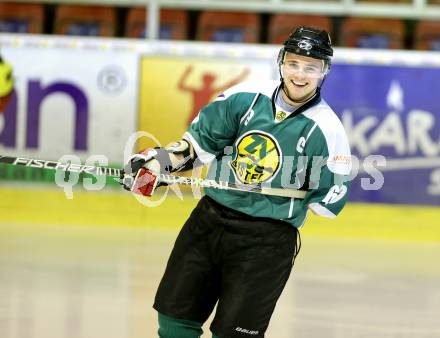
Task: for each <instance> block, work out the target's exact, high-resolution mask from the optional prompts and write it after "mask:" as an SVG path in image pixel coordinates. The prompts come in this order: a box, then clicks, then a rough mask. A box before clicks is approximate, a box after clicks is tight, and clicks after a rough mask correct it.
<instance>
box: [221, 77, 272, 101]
mask: <svg viewBox="0 0 440 338" xmlns="http://www.w3.org/2000/svg"><path fill="white" fill-rule="evenodd" d="M279 84H280V82H279V81H276V80H269V81H268V80H264V81H245V82H241V83H239V84H236V85H235V86H232V87H231V88H229V89H227V90H225V91H224V92H223V93H222V94H220V95H219V96H217V98H216V99H215V101H222V100H226V99H227V98H229V97H231V96H232V95H234V94H239V93H250V94H263V95H265V96H267V97H269V98H272V94H273V92H274V91H275V89H276V88H277V87H278V86H279Z"/></svg>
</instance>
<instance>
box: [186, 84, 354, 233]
mask: <svg viewBox="0 0 440 338" xmlns="http://www.w3.org/2000/svg"><path fill="white" fill-rule="evenodd" d="M279 84H280V82H279V81H265V82H262V83H250V82H244V83H241V84H238V85H236V86H234V87H232V88H230V89H228V90H227V91H225V92H224V93H223V94H221V95H219V96H218V97H217V98H216V99H215V100H214V101H213V102H211V103H210V104H208V105H206V106H205V107H204V108H203V109H202V110H201V111H200V112H199V115H198V116H197V117H196V118H195V119H194V121H193V122H192V124H191V125H190V127H189V128H188V130H187V131H186V132H185V134H184V136H183V138H184V139H185V140H187V141H188V142H190V143H191V144H192V145H193V147H194V149H195V152H196V153H197V156H198V159H199V160H200V161H201V162H203V163H205V164H209V165H210V167H209V171H208V178H210V179H215V180H217V181H228V182H232V183H235V184H243V185H247V184H258V185H262V186H268V187H272V188H286V189H300V190H306V191H307V193H306V196H305V198H304V199H296V198H289V197H278V196H268V195H263V194H257V193H249V192H240V191H231V190H219V189H213V188H207V189H205V193H206V194H207V195H208V196H210V197H211V198H213V199H214V200H216V201H217V202H219V203H221V204H223V205H225V206H226V207H229V208H232V209H235V210H238V211H241V212H243V213H246V214H249V215H252V216H255V217H269V218H273V219H278V220H283V221H286V222H289V223H291V224H292V225H293V226H295V227H301V226H302V225H303V224H304V221H305V219H306V216H307V211H308V210H309V209H311V210H312V211H313V212H315V213H316V214H318V215H320V216H324V217H331V218H332V217H335V216H336V215H337V214H338V213H339V212H340V211H341V210H342V208H343V206H344V204H345V202H346V200H347V195H348V188H349V175H350V171H351V154H350V148H349V144H348V139H347V136H346V133H345V130H344V128H343V126H342V123H341V122H340V120H339V119H338V117H337V116H336V114H335V113H334V112H333V111H332V109H331V108H330V107H329V106H328V104H327V103H326V102H325V101H324V100H323V99H321V97H320V95H319V93H318V94H317V95H316V96H315V97H314V98H313V99H312V100H310V101H308V102H307V103H306V104H304V105H302V106H301V107H299V108H298V109H297V110H296V111H294V112H293V113H292V114H291V115H288V113H286V112H284V111H283V110H282V109H281V107H278V106H277V105H276V104H275V98H276V95H277V94H278V91H279V90H280V87H279Z"/></svg>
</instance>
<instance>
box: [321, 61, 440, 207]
mask: <svg viewBox="0 0 440 338" xmlns="http://www.w3.org/2000/svg"><path fill="white" fill-rule="evenodd" d="M439 81H440V68H439V67H433V66H431V67H423V66H416V67H407V66H400V65H396V66H393V65H371V64H356V65H353V64H336V65H334V66H333V69H332V72H331V75H330V76H329V77H328V79H327V80H326V83H325V86H324V88H323V96H324V97H325V98H326V100H327V101H328V102H329V104H330V105H331V106H332V107H333V108H334V110H335V111H336V112H338V113H339V114H340V118H341V120H342V122H343V124H344V127H345V129H346V131H347V134H348V136H349V139H350V144H351V149H352V153H353V155H356V156H357V157H358V158H359V160H360V168H359V174H358V175H357V177H356V179H355V180H354V182H353V185H352V191H351V198H350V199H351V200H355V201H370V202H385V203H411V204H433V205H440V101H439V98H438V93H437V90H436V87H435V84H436V83H438V82H439ZM372 155H373V156H374V155H380V156H383V157H384V158H385V160H386V165H385V163H377V164H376V165H375V166H376V167H377V168H378V169H379V170H380V171H381V173H382V175H383V178H382V179H380V178H379V180H383V182H382V183H383V185H382V187H381V188H380V189H379V190H377V189H372V190H370V189H365V186H366V184H365V183H367V182H366V181H364V184H362V181H361V180H362V179H364V180H365V179H368V180H373V178H372V176H371V175H370V174H368V173H366V172H365V159H368V158H369V157H370V158H371V156H372ZM379 183H380V182H379Z"/></svg>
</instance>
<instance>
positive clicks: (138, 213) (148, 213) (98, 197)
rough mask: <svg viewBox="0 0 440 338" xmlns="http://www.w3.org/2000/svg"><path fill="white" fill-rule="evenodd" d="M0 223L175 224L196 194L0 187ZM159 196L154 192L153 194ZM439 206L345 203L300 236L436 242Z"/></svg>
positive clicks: (439, 235)
mask: <svg viewBox="0 0 440 338" xmlns="http://www.w3.org/2000/svg"><path fill="white" fill-rule="evenodd" d="M0 196H1V203H0V223H4V224H5V223H6V224H51V225H66V224H68V225H98V226H130V227H132V226H134V227H153V228H180V227H181V226H182V225H183V223H184V222H185V220H186V219H187V218H188V216H189V214H190V213H191V210H192V209H193V208H194V207H195V205H196V204H197V202H198V199H195V198H194V197H193V196H191V195H184V198H183V200H180V199H179V198H178V197H177V196H176V195H175V194H174V193H171V192H170V193H169V195H168V197H167V198H166V199H165V201H164V202H163V203H162V204H160V206H157V207H147V206H145V205H142V204H141V203H140V202H138V201H137V200H136V199H135V198H134V197H133V196H132V195H131V194H130V193H129V192H125V191H118V190H110V191H108V190H107V191H105V192H93V191H82V190H81V191H74V192H73V199H71V200H70V199H67V198H66V197H65V195H64V192H63V191H62V190H61V189H24V188H21V187H19V188H15V187H3V188H0ZM158 197H159V196H158ZM439 219H440V208H437V207H421V206H418V207H416V206H401V205H378V204H354V203H349V204H348V205H347V206H346V207H345V209H344V210H343V212H342V213H341V214H340V215H339V216H338V217H337V218H336V219H333V220H332V219H325V218H322V217H318V216H315V215H312V214H311V213H310V216H309V218H308V219H307V221H306V224H305V226H304V227H303V228H302V229H301V233H302V234H303V235H305V236H308V235H310V236H325V237H354V238H377V239H390V240H409V241H426V242H440V224H439V221H438V220H439Z"/></svg>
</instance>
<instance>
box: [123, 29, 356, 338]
mask: <svg viewBox="0 0 440 338" xmlns="http://www.w3.org/2000/svg"><path fill="white" fill-rule="evenodd" d="M332 55H333V49H332V46H331V41H330V37H329V35H328V33H327V32H325V31H322V30H317V29H313V28H309V27H299V28H297V29H296V30H295V31H294V32H293V33H292V34H291V35H290V36H289V37H288V39H287V40H286V41H285V43H284V46H283V47H282V48H281V50H280V52H279V56H278V66H279V71H280V76H281V82H279V81H266V82H262V83H260V82H258V83H247V82H245V83H241V84H238V85H236V86H234V87H232V88H230V89H228V90H226V91H225V92H224V93H223V94H221V95H219V96H218V97H217V98H216V99H215V100H214V101H213V102H212V103H210V104H208V105H207V106H205V107H204V108H203V109H201V111H200V113H199V115H198V116H197V117H196V118H195V119H194V121H193V122H192V124H191V125H190V127H189V128H188V130H187V131H186V132H185V134H184V135H183V139H182V140H180V141H178V142H176V143H175V144H173V145H171V146H170V147H165V148H159V149H154V150H149V151H147V152H146V153H143V154H138V155H135V156H133V157H132V158H131V160H130V161H129V163H128V164H127V166H126V168H125V173H124V174H123V177H122V178H123V179H122V181H123V184H124V186H125V188H126V189H130V188H131V187H132V184H133V178H134V177H135V175H136V173H137V172H138V170H140V169H141V168H147V169H148V170H149V171H150V172H153V173H156V174H157V173H159V172H162V173H164V172H173V171H180V170H186V169H188V168H190V167H191V165H192V164H193V163H194V162H195V161H196V160H197V161H199V162H202V163H205V164H208V163H211V166H210V169H209V172H208V176H209V178H211V179H217V180H222V181H225V180H229V181H230V182H236V183H241V184H243V185H246V184H268V185H270V186H271V187H277V188H280V187H284V188H295V189H301V190H305V191H307V192H306V195H305V197H304V199H294V198H286V197H277V196H275V197H274V196H266V195H262V194H254V193H247V192H237V191H228V190H218V189H205V196H204V197H203V198H202V199H201V200H200V202H199V203H198V205H197V207H196V208H195V209H194V210H193V212H192V214H191V216H190V217H189V219H188V220H187V222H186V223H185V225H184V226H183V228H182V230H181V231H180V234H179V236H178V237H177V240H176V242H175V245H174V248H173V250H172V253H171V256H170V258H169V261H168V264H167V267H166V271H165V274H164V276H163V278H162V280H161V282H160V285H159V288H158V291H157V294H156V298H155V302H154V308H155V309H156V310H157V311H158V315H159V336H160V337H162V338H177V337H178V338H196V337H200V336H201V334H202V330H201V325H202V324H203V323H204V322H205V321H206V320H207V318H208V316H209V315H210V313H211V312H212V311H213V309H214V306H215V304H216V303H218V305H217V310H216V313H215V316H214V320H213V322H212V323H211V326H210V329H211V331H212V333H213V337H220V338H230V337H264V334H265V331H266V329H267V327H268V324H269V320H270V317H271V315H272V313H273V311H274V308H275V304H276V302H277V300H278V298H279V296H280V294H281V292H282V290H283V288H284V286H285V284H286V282H287V279H288V278H289V275H290V272H291V269H292V266H293V262H294V259H295V257H296V255H297V253H298V251H299V246H300V241H299V232H298V229H299V228H300V227H301V226H302V225H303V224H304V222H305V219H306V215H307V212H308V210H312V211H313V212H314V213H316V214H318V215H320V216H324V217H330V218H333V217H335V216H336V215H337V214H338V213H339V212H340V211H341V209H342V208H343V206H344V204H345V201H346V199H347V190H348V185H349V182H348V176H349V173H350V168H351V164H350V159H351V155H350V149H349V145H348V141H347V137H346V134H345V131H344V129H343V126H342V124H341V122H340V121H339V119H338V118H337V116H336V115H335V113H334V112H333V111H332V109H331V108H330V107H329V106H328V105H327V103H326V102H325V101H324V100H323V99H322V98H321V96H320V86H321V84H322V82H323V81H324V78H325V77H326V75H327V73H328V71H329V70H330V60H331V57H332Z"/></svg>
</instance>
